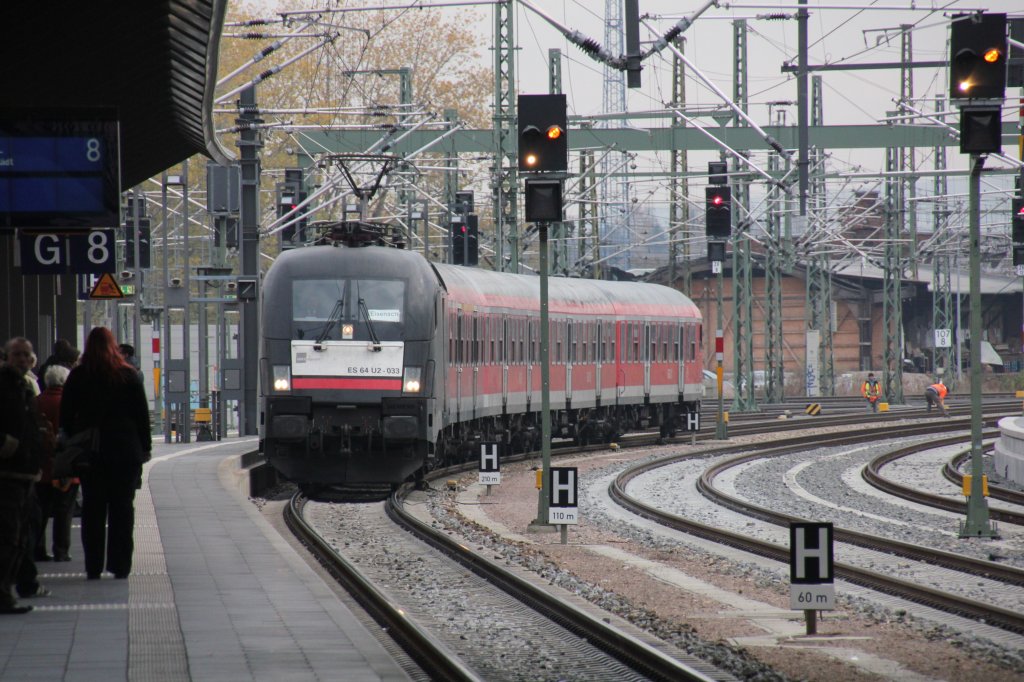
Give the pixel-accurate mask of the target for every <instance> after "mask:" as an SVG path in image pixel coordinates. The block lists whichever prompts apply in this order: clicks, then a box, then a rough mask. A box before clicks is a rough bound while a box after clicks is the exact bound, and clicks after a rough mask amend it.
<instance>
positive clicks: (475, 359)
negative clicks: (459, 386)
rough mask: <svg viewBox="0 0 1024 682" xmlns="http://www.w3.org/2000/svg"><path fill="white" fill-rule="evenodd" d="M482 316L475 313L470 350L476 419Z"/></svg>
mask: <svg viewBox="0 0 1024 682" xmlns="http://www.w3.org/2000/svg"><path fill="white" fill-rule="evenodd" d="M480 338H481V337H480V316H479V315H477V314H476V313H473V344H472V345H471V346H470V350H469V353H470V355H469V361H470V362H472V363H473V388H472V392H473V413H472V414H473V419H476V409H477V402H478V401H479V399H480V398H479V395H478V394H479V393H480V388H479V386H480V345H481V344H480Z"/></svg>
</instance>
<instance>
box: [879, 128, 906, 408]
mask: <svg viewBox="0 0 1024 682" xmlns="http://www.w3.org/2000/svg"><path fill="white" fill-rule="evenodd" d="M898 164H899V150H898V149H897V148H896V147H889V148H888V149H886V150H885V170H886V172H887V173H888V175H886V178H885V259H884V262H883V264H882V268H883V270H884V273H883V276H884V282H883V286H882V337H883V340H882V343H883V349H882V390H883V391H884V393H885V397H886V400H888V401H889V402H890V403H902V402H903V358H902V355H903V353H902V346H903V343H902V342H903V333H902V322H901V320H902V318H903V297H902V292H901V289H902V287H903V262H902V260H903V259H902V253H901V252H902V250H903V247H902V244H901V243H900V238H901V237H902V230H901V229H900V227H901V225H900V223H901V221H900V213H901V211H900V210H899V209H898V207H899V206H900V205H901V202H900V188H901V182H900V180H898V179H897V178H896V174H895V173H894V171H895V170H896V169H897V166H898Z"/></svg>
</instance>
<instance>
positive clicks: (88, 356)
mask: <svg viewBox="0 0 1024 682" xmlns="http://www.w3.org/2000/svg"><path fill="white" fill-rule="evenodd" d="M60 423H61V428H62V429H63V430H64V432H65V434H66V435H67V436H68V437H71V436H74V435H75V434H76V433H78V432H80V431H82V430H84V429H87V428H91V427H97V428H98V429H99V433H100V444H99V452H98V453H97V454H96V455H95V456H93V457H92V458H91V460H90V466H89V468H88V470H86V471H85V472H83V473H82V475H81V476H80V478H81V480H82V549H83V550H84V551H85V572H86V576H87V577H88V578H89V579H90V580H98V579H99V577H100V574H101V573H102V572H103V569H104V567H105V568H106V570H107V571H109V572H111V573H113V574H114V577H115V578H122V579H123V578H127V577H128V574H129V573H131V568H132V554H133V552H134V547H135V545H134V539H133V533H134V525H135V491H136V489H138V488H139V487H141V485H142V464H143V463H144V462H147V461H149V456H150V452H151V450H152V439H151V437H150V432H149V429H150V427H149V404H148V402H147V401H146V392H145V389H144V388H143V386H142V380H141V379H140V378H139V373H138V372H137V371H136V370H135V368H134V367H132V366H131V365H130V364H128V362H127V361H126V360H125V359H124V357H123V356H122V355H121V353H120V352H119V351H118V348H117V342H116V341H115V340H114V335H113V334H112V333H111V332H110V330H109V329H107V328H106V327H96V328H94V329H93V330H92V331H91V332H89V337H88V338H87V339H86V342H85V351H84V352H83V353H82V357H81V360H80V362H79V364H78V366H77V367H75V368H74V369H73V370H71V374H70V375H69V376H68V380H67V382H66V383H65V384H64V395H63V397H62V399H61V405H60Z"/></svg>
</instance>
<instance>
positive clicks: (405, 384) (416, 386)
mask: <svg viewBox="0 0 1024 682" xmlns="http://www.w3.org/2000/svg"><path fill="white" fill-rule="evenodd" d="M422 372H423V368H422V367H406V368H405V374H404V375H403V376H402V393H419V392H420V375H421V374H422Z"/></svg>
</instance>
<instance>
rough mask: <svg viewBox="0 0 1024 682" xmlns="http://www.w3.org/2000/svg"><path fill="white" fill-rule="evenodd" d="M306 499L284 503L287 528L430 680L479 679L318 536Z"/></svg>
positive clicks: (299, 496)
mask: <svg viewBox="0 0 1024 682" xmlns="http://www.w3.org/2000/svg"><path fill="white" fill-rule="evenodd" d="M305 502H306V498H305V497H303V496H302V494H301V493H296V494H295V495H293V496H292V498H291V500H290V501H289V503H288V504H287V505H286V507H285V512H284V518H285V522H286V523H287V525H288V528H289V529H290V530H291V531H292V532H293V533H294V534H295V535H296V537H298V538H299V539H300V540H301V541H302V543H303V544H305V545H306V547H307V548H308V549H309V551H310V552H312V554H313V555H314V556H315V557H316V558H317V560H318V561H319V562H320V563H321V564H322V565H323V566H324V567H325V568H326V569H327V571H328V572H329V573H330V574H331V575H332V576H333V577H334V579H335V580H337V581H338V582H339V583H340V584H341V585H342V586H343V587H344V588H345V589H346V590H347V591H348V592H349V594H351V595H352V597H353V598H354V599H355V600H356V601H357V602H359V605H360V606H362V607H363V608H364V609H366V611H367V612H368V613H369V614H370V616H371V617H372V618H373V619H374V620H375V621H376V622H377V623H379V624H380V626H381V627H382V628H384V629H385V630H386V631H387V632H388V634H389V635H390V636H391V638H392V639H394V640H395V642H397V643H398V645H399V646H401V647H402V649H403V650H404V651H405V652H406V653H407V654H408V655H409V656H410V657H411V658H412V659H413V660H414V661H415V662H416V663H417V664H418V665H419V666H420V667H421V668H423V670H424V671H425V672H426V673H427V674H428V675H429V676H430V678H431V679H435V680H457V681H463V680H465V681H470V680H472V681H473V682H480V681H481V680H482V679H483V678H481V677H480V676H479V675H477V674H476V673H475V672H473V671H472V670H471V669H469V668H468V667H466V666H465V665H463V664H462V662H461V660H460V659H459V657H458V656H457V655H456V654H455V653H454V652H452V651H451V650H450V649H449V648H448V647H447V646H446V645H445V644H444V643H443V642H442V641H441V640H440V639H438V638H436V637H433V636H431V635H430V634H429V633H427V632H426V631H425V630H423V629H422V628H420V627H419V626H418V625H416V623H414V622H413V621H412V620H411V619H410V618H409V617H408V615H407V614H406V613H405V612H404V611H402V609H401V607H400V606H399V605H398V604H395V603H393V602H392V601H391V600H390V599H389V598H388V597H387V596H385V595H384V594H383V593H382V592H381V591H380V590H378V589H377V588H376V587H374V586H373V584H372V583H370V582H369V581H367V580H366V579H365V578H363V576H362V574H361V573H360V572H359V570H358V569H357V568H356V567H355V566H353V565H352V564H350V563H349V562H348V561H346V560H345V559H344V557H342V556H341V555H340V554H338V553H337V552H336V551H335V550H334V548H333V547H331V545H330V544H329V543H327V542H326V541H325V540H324V539H323V538H321V537H320V535H319V534H318V533H317V532H316V531H315V530H314V529H313V528H312V527H311V526H310V525H309V524H308V523H307V522H306V520H305V519H304V518H303V515H302V508H303V506H304V505H305Z"/></svg>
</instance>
